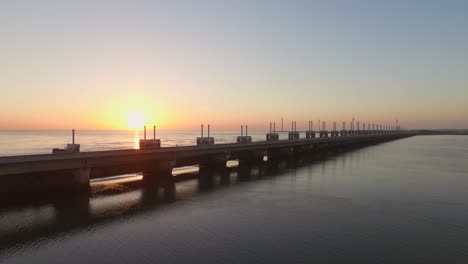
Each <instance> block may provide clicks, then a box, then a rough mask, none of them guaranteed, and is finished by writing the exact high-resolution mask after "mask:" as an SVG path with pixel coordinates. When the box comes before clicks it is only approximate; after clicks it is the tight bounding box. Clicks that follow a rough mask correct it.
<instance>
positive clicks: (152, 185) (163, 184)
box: [143, 162, 175, 201]
mask: <svg viewBox="0 0 468 264" xmlns="http://www.w3.org/2000/svg"><path fill="white" fill-rule="evenodd" d="M172 168H173V166H172V164H171V163H170V162H160V163H159V164H157V165H156V166H155V167H153V168H151V169H147V170H145V171H144V172H143V182H144V184H145V185H146V186H145V187H146V188H147V189H151V190H153V191H154V192H158V191H159V189H163V191H164V198H165V200H166V201H172V200H174V199H175V182H174V177H173V176H172Z"/></svg>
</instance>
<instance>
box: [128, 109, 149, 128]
mask: <svg viewBox="0 0 468 264" xmlns="http://www.w3.org/2000/svg"><path fill="white" fill-rule="evenodd" d="M127 125H128V127H129V128H130V129H134V130H136V129H141V128H142V127H143V126H144V125H145V115H144V114H143V113H142V112H128V113H127Z"/></svg>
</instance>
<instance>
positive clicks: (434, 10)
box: [0, 0, 468, 129]
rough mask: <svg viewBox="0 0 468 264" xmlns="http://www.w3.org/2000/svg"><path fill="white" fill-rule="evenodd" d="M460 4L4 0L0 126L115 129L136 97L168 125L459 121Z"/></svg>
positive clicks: (462, 79)
mask: <svg viewBox="0 0 468 264" xmlns="http://www.w3.org/2000/svg"><path fill="white" fill-rule="evenodd" d="M467 14H468V1H344V0H343V1H59V0H56V1H51V0H43V1H21V0H15V1H7V0H6V1H2V2H1V3H0V40H1V41H0V90H1V107H0V109H1V111H0V129H24V128H31V129H34V128H46V129H47V128H68V127H70V126H79V127H81V128H83V129H92V128H117V127H119V126H120V125H119V122H120V121H118V120H120V119H119V117H112V116H111V115H112V114H115V115H118V116H121V115H123V114H124V112H125V111H130V110H132V111H133V109H137V110H138V111H140V110H141V111H144V112H146V115H148V116H151V118H153V119H155V120H157V122H160V123H162V124H163V127H166V128H190V127H194V126H195V127H196V124H198V123H200V122H212V123H217V124H220V126H223V127H231V126H232V127H236V128H237V126H238V125H239V124H240V123H241V121H242V122H244V123H245V122H249V123H251V124H252V126H253V127H257V128H259V129H260V128H262V126H264V124H266V122H268V121H269V120H273V119H276V120H278V119H279V118H281V117H284V118H286V119H289V120H290V119H294V120H298V122H300V123H301V124H302V123H303V124H304V126H307V120H308V119H313V120H318V119H322V120H328V121H329V123H331V122H332V121H337V122H339V123H341V121H342V120H349V119H350V118H351V116H352V115H355V116H356V117H357V118H358V119H360V120H362V121H364V122H386V123H392V122H393V120H394V118H395V117H398V118H399V119H400V120H402V123H403V124H404V125H406V126H407V127H434V128H440V127H451V128H461V127H464V128H468V104H467V103H466V99H467V98H468V85H467V84H468V77H467V76H468V74H466V73H467V72H468V30H467V28H468V15H467ZM141 105H144V106H143V107H142V106H141ZM70 106H72V107H70ZM114 118H115V120H112V121H109V119H114Z"/></svg>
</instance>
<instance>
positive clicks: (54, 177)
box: [0, 131, 417, 194]
mask: <svg viewBox="0 0 468 264" xmlns="http://www.w3.org/2000/svg"><path fill="white" fill-rule="evenodd" d="M416 134H417V133H416V132H411V131H392V132H387V133H378V134H366V135H346V136H335V137H322V138H307V139H297V138H292V139H288V140H270V141H261V142H243V141H241V142H238V143H230V144H207V145H203V144H201V145H196V146H184V147H162V148H160V147H158V148H148V149H145V148H143V149H126V150H114V151H94V152H76V153H56V154H43V155H26V156H10V157H0V177H1V180H2V184H1V185H0V186H1V187H0V194H8V193H29V192H36V191H44V190H67V191H68V190H83V189H89V186H90V179H93V178H102V177H108V176H114V175H123V174H128V173H139V172H142V173H143V180H144V181H145V182H148V183H152V182H155V183H157V184H161V183H164V184H168V183H170V182H171V179H170V178H172V169H173V168H175V167H183V166H190V165H199V166H200V169H201V170H202V169H204V168H213V167H218V168H219V167H226V162H227V161H229V160H238V161H239V167H241V166H247V165H248V164H252V163H255V162H257V163H258V162H264V160H265V157H266V160H267V161H268V162H274V160H276V159H281V158H284V157H285V156H293V155H295V154H298V153H314V152H321V151H327V150H329V149H333V148H338V149H339V148H346V147H359V146H366V145H370V144H376V143H380V142H385V141H390V140H396V139H401V138H405V137H410V136H414V135H416ZM267 137H268V134H267Z"/></svg>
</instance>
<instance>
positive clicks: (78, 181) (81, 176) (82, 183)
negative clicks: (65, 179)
mask: <svg viewBox="0 0 468 264" xmlns="http://www.w3.org/2000/svg"><path fill="white" fill-rule="evenodd" d="M90 175H91V169H88V168H85V169H76V170H73V171H72V183H73V184H74V185H75V186H76V187H77V189H83V190H84V189H88V188H90V180H89V179H90Z"/></svg>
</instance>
